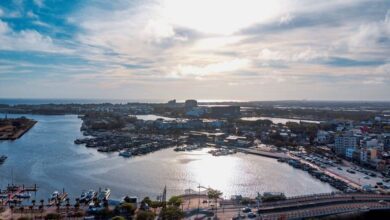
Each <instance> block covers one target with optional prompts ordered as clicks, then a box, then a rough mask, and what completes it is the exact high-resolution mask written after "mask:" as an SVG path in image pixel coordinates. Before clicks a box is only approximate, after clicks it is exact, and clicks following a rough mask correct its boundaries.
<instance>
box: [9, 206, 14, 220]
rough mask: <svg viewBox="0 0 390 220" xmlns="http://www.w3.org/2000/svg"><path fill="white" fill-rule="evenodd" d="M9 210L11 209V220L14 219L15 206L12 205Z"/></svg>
mask: <svg viewBox="0 0 390 220" xmlns="http://www.w3.org/2000/svg"><path fill="white" fill-rule="evenodd" d="M9 208H10V209H11V218H13V214H14V212H13V211H14V208H15V206H14V205H10V206H9Z"/></svg>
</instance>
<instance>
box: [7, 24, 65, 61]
mask: <svg viewBox="0 0 390 220" xmlns="http://www.w3.org/2000/svg"><path fill="white" fill-rule="evenodd" d="M0 50H17V51H44V52H52V53H69V52H70V50H69V49H67V48H63V47H60V46H57V45H55V43H54V42H53V40H52V38H51V37H48V36H44V35H42V34H40V33H39V32H37V31H36V30H22V31H19V32H16V31H14V30H12V29H11V28H10V27H9V26H8V24H7V23H6V22H3V21H1V20H0Z"/></svg>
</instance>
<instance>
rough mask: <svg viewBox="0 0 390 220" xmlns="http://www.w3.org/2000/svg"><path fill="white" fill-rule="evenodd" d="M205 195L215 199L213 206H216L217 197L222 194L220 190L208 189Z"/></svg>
mask: <svg viewBox="0 0 390 220" xmlns="http://www.w3.org/2000/svg"><path fill="white" fill-rule="evenodd" d="M207 196H208V197H209V199H213V200H214V201H215V208H218V199H219V198H220V197H221V196H222V192H221V191H219V190H216V189H209V191H208V192H207Z"/></svg>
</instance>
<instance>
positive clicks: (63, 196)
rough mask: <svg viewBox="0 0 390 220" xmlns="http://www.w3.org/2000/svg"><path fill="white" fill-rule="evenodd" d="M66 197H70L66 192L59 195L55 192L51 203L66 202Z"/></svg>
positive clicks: (51, 197)
mask: <svg viewBox="0 0 390 220" xmlns="http://www.w3.org/2000/svg"><path fill="white" fill-rule="evenodd" d="M66 197H68V193H66V192H63V193H59V192H58V191H54V192H53V193H52V194H51V196H50V198H49V200H50V202H51V203H53V202H57V201H65V199H66Z"/></svg>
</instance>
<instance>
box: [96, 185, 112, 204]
mask: <svg viewBox="0 0 390 220" xmlns="http://www.w3.org/2000/svg"><path fill="white" fill-rule="evenodd" d="M110 194H111V190H110V189H109V188H106V189H104V190H102V191H100V192H99V194H98V195H97V198H98V200H100V201H103V200H107V199H108V197H110Z"/></svg>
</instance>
